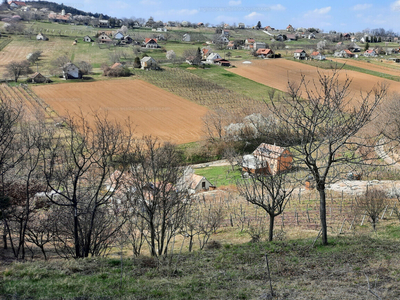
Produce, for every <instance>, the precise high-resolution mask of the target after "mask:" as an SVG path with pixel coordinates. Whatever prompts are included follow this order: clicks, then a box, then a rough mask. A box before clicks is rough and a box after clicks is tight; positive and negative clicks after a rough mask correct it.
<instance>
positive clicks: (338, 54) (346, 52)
mask: <svg viewBox="0 0 400 300" xmlns="http://www.w3.org/2000/svg"><path fill="white" fill-rule="evenodd" d="M333 56H335V57H344V58H349V57H354V54H353V53H351V51H350V50H348V49H345V50H340V51H336V52H335V53H334V54H333Z"/></svg>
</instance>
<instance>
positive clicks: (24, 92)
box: [0, 83, 61, 122]
mask: <svg viewBox="0 0 400 300" xmlns="http://www.w3.org/2000/svg"><path fill="white" fill-rule="evenodd" d="M0 98H6V99H10V100H13V101H15V102H16V103H20V104H22V105H23V107H25V108H26V109H27V112H28V113H29V115H32V116H37V115H38V114H41V113H45V117H46V118H48V119H51V120H53V121H55V122H61V118H60V117H59V116H58V115H57V113H56V112H55V111H53V110H52V109H51V107H50V106H49V105H47V104H46V103H45V102H44V101H43V100H42V99H40V98H39V97H38V96H37V95H36V94H35V93H33V91H32V90H31V89H30V88H29V87H28V85H26V84H20V85H17V86H10V85H9V84H6V83H3V84H1V85H0Z"/></svg>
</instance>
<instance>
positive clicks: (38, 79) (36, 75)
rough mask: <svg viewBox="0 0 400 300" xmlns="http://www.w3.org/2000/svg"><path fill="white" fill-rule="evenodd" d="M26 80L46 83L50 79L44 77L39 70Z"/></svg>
mask: <svg viewBox="0 0 400 300" xmlns="http://www.w3.org/2000/svg"><path fill="white" fill-rule="evenodd" d="M27 82H28V83H46V82H47V83H48V82H51V80H50V79H48V78H46V77H45V76H43V75H42V74H40V73H39V72H36V73H34V74H32V75H30V76H29V78H28V80H27Z"/></svg>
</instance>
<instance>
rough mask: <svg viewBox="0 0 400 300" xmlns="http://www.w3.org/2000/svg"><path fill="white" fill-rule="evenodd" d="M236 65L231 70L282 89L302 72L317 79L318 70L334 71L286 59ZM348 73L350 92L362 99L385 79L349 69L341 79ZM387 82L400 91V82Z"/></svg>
mask: <svg viewBox="0 0 400 300" xmlns="http://www.w3.org/2000/svg"><path fill="white" fill-rule="evenodd" d="M236 66H237V67H236V68H232V69H229V71H231V72H233V73H235V74H238V75H241V76H243V77H246V78H249V79H251V80H254V81H257V82H259V83H262V84H265V85H267V86H270V87H273V88H276V89H279V90H282V91H287V86H288V81H290V82H299V81H300V79H301V75H302V74H304V75H305V76H306V80H308V81H313V80H315V81H317V80H318V72H320V73H322V74H329V73H330V74H331V73H332V71H331V70H323V69H317V68H316V67H313V66H309V65H306V64H303V63H299V62H295V61H289V60H286V59H269V60H254V61H252V63H251V64H237V65H236ZM346 75H347V76H348V77H349V78H350V79H352V83H351V85H350V89H349V92H350V96H351V97H353V99H360V91H363V92H366V91H369V90H371V89H372V88H373V87H374V86H375V85H376V84H377V83H378V82H384V81H385V80H384V79H382V78H379V77H376V76H372V75H367V74H364V73H359V72H355V71H348V70H342V71H340V76H339V80H340V81H341V82H343V81H344V80H345V78H346ZM386 82H387V83H389V92H397V93H400V82H396V81H391V80H386Z"/></svg>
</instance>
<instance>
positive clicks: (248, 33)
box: [0, 1, 400, 78]
mask: <svg viewBox="0 0 400 300" xmlns="http://www.w3.org/2000/svg"><path fill="white" fill-rule="evenodd" d="M39 3H40V5H39V4H38V2H35V1H31V2H29V1H27V2H22V1H9V2H8V4H7V5H6V4H3V11H2V14H1V15H0V17H1V20H2V22H3V25H2V28H3V30H4V34H7V33H10V34H18V35H20V34H24V35H27V34H28V35H29V38H32V37H36V39H37V40H38V41H49V40H51V38H52V37H56V36H62V35H64V37H65V38H67V37H68V36H69V37H71V38H72V39H71V43H72V44H73V45H77V44H78V43H91V44H94V43H95V44H97V45H98V46H99V47H100V48H103V49H104V48H107V49H110V47H112V48H116V49H121V50H122V51H123V49H125V48H132V47H133V48H137V49H139V50H140V49H143V50H144V51H143V53H145V52H146V51H147V50H153V49H154V50H157V49H159V50H160V51H156V52H155V56H154V57H153V59H154V60H155V62H153V63H152V65H151V67H150V66H149V67H145V66H144V65H143V63H142V62H141V63H140V67H141V68H142V69H143V68H146V69H149V68H150V69H156V68H158V67H159V66H157V62H158V63H161V64H162V63H165V62H167V61H166V59H165V56H164V57H162V56H161V53H162V52H165V51H168V50H172V51H174V48H175V47H174V46H176V43H179V44H181V45H182V46H184V45H187V48H188V49H187V51H185V53H184V51H180V52H182V53H180V55H176V53H174V54H171V55H173V56H174V61H178V62H186V63H188V64H191V65H193V64H194V65H202V64H215V65H219V66H222V67H230V66H231V65H232V64H234V61H237V60H240V59H237V58H251V57H254V58H268V59H269V58H279V57H284V58H290V57H293V58H295V59H299V60H320V61H322V60H326V59H327V58H328V59H329V58H330V57H333V58H356V59H357V58H368V59H369V58H374V57H375V58H377V57H381V59H385V60H391V61H394V62H399V61H400V60H399V59H398V58H397V57H396V56H397V54H398V53H399V38H398V36H397V34H395V33H394V32H392V31H390V30H389V31H385V30H384V29H382V28H379V29H373V30H366V31H365V32H335V31H330V32H321V31H320V29H318V28H303V27H297V28H296V27H293V26H292V25H290V24H289V25H288V26H287V27H286V28H284V29H275V28H274V27H272V26H270V25H267V26H261V23H260V22H259V23H258V24H257V26H248V25H246V24H245V23H238V25H235V24H234V25H229V24H224V23H222V24H220V25H218V26H215V25H214V26H211V25H210V24H204V23H202V22H199V23H196V24H194V23H190V22H187V21H183V22H180V23H178V22H176V21H175V22H172V21H166V22H165V21H160V20H159V21H155V20H154V19H153V18H152V17H149V19H147V20H145V19H143V18H138V19H116V18H112V17H109V16H102V15H93V14H87V13H85V12H81V11H78V12H79V13H80V14H72V13H70V12H68V10H71V11H74V12H75V11H76V10H74V9H72V8H71V7H68V6H66V7H64V8H63V9H61V10H59V11H52V10H51V9H50V8H49V7H51V5H48V6H49V7H43V6H44V3H46V2H44V1H42V2H39ZM57 7H58V8H62V6H59V5H58V6H57ZM32 21H34V23H33V24H32ZM26 22H28V23H26ZM41 22H46V24H49V23H48V22H50V24H55V25H58V24H60V25H61V24H64V25H65V26H64V27H65V28H67V27H68V28H69V29H70V28H74V26H75V27H76V30H75V29H72V30H64V34H63V30H62V29H63V26H61V27H60V26H57V28H60V29H50V28H46V27H47V25H46V26H43V28H41V25H40V24H41ZM71 26H72V27H71ZM82 26H84V28H85V30H83V29H82V28H83V27H82ZM50 27H51V26H50ZM78 28H79V29H78ZM90 29H91V30H90ZM68 31H70V32H69V34H68V35H65V33H66V32H68ZM85 33H87V34H85ZM172 43H173V44H172ZM190 45H196V46H198V48H200V50H201V53H197V54H196V53H194V52H195V50H192V51H189V49H190V48H193V47H190ZM240 50H242V51H240ZM246 50H247V51H246ZM244 51H246V52H245V53H246V55H242V54H243V52H244ZM136 52H138V51H136ZM236 53H237V54H239V55H235V54H236ZM142 55H143V54H142ZM146 55H147V56H152V53H150V54H146ZM235 58H236V59H235ZM231 60H232V61H233V62H232V61H231ZM115 62H117V61H114V62H113V63H115ZM118 62H119V63H122V65H123V66H124V65H125V64H126V62H123V61H118ZM127 66H128V67H132V65H129V64H128V65H127ZM136 66H137V67H139V64H138V63H137V64H136ZM110 67H111V66H110ZM43 72H45V73H46V71H43ZM125 73H126V74H127V72H126V71H125ZM117 74H118V72H117ZM46 75H48V74H46ZM72 77H73V76H72ZM72 77H71V76H70V78H72ZM76 78H80V77H79V76H77V77H76Z"/></svg>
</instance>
